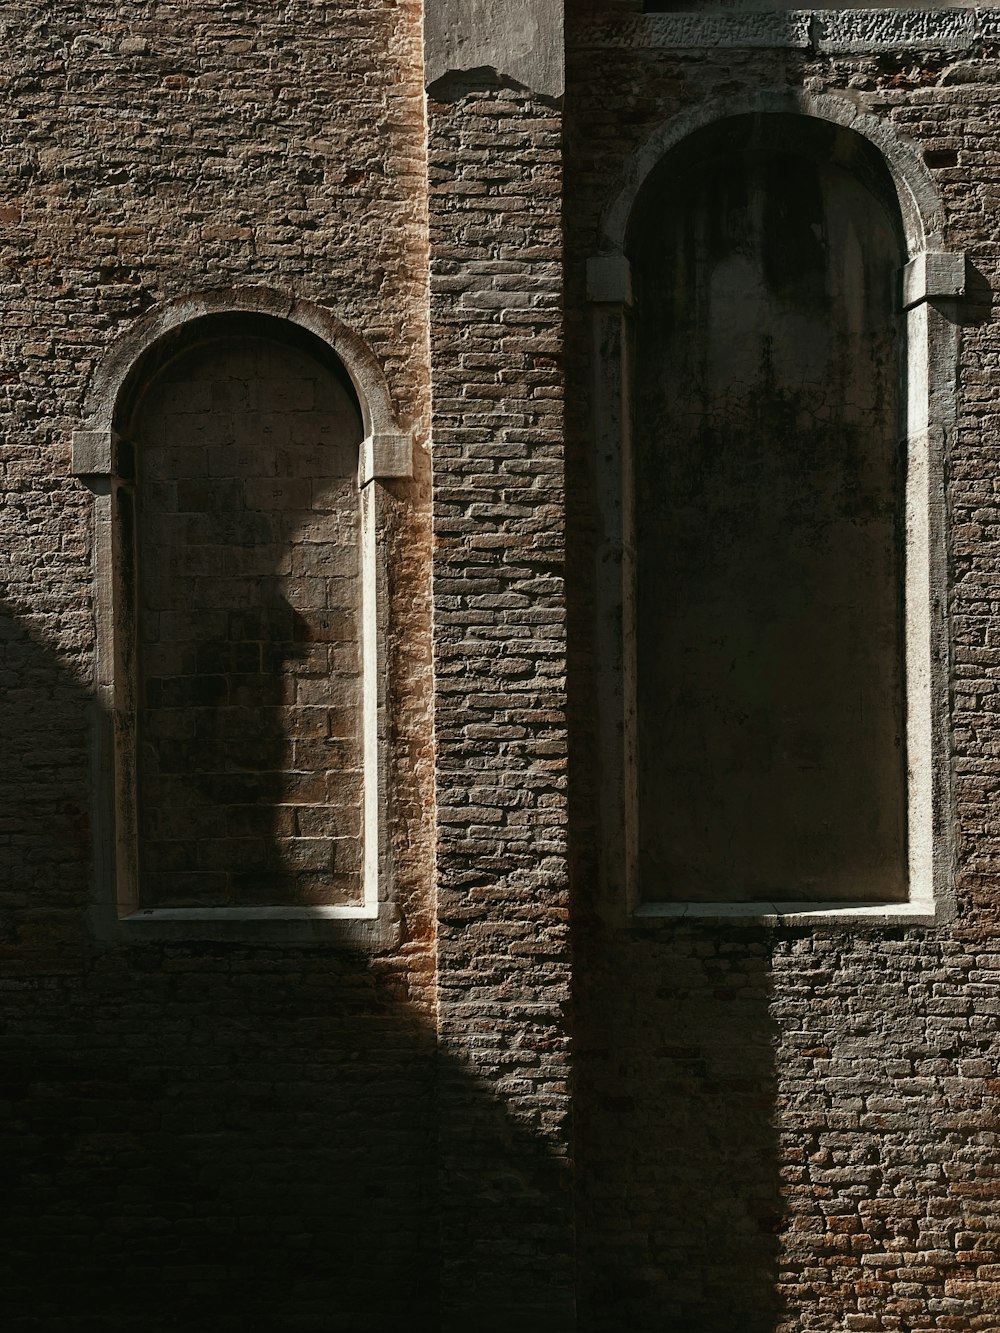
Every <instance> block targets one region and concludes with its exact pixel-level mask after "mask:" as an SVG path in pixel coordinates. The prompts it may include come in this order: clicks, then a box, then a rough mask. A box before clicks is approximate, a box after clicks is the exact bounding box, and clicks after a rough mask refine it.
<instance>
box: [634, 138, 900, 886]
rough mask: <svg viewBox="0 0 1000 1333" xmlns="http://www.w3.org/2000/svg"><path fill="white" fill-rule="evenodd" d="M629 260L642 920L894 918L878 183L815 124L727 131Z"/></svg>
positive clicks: (891, 326) (895, 604)
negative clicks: (858, 904) (662, 905)
mask: <svg viewBox="0 0 1000 1333" xmlns="http://www.w3.org/2000/svg"><path fill="white" fill-rule="evenodd" d="M630 252H631V258H632V263H633V272H634V279H635V287H636V305H635V312H634V314H635V326H634V332H635V358H636V360H635V375H636V379H635V396H634V434H635V469H636V471H635V495H634V524H635V542H636V610H635V625H636V637H637V643H636V648H637V651H636V709H637V724H636V725H637V732H636V735H637V774H636V777H637V786H638V821H637V835H638V877H639V890H640V893H641V895H642V897H643V898H645V899H646V900H656V899H658V900H663V899H678V900H688V901H704V900H716V901H754V900H784V901H790V900H811V901H816V902H822V901H831V900H838V901H851V900H863V899H871V900H878V901H898V900H902V899H905V897H906V894H907V866H906V860H907V858H906V832H905V828H906V795H905V792H906V755H905V744H904V671H903V585H902V578H903V569H902V564H903V561H902V554H901V551H902V537H903V534H902V519H901V507H902V506H901V497H902V487H903V482H904V477H903V467H904V464H905V459H904V457H903V451H902V450H901V449H900V447H899V443H898V442H899V439H900V437H901V434H902V433H903V431H902V425H903V423H902V422H901V419H900V417H901V409H900V383H901V372H900V365H901V357H900V350H901V348H900V341H901V339H900V333H899V329H898V324H897V314H896V312H897V311H898V309H899V298H898V293H897V289H896V284H897V281H898V271H899V269H900V267H901V265H902V263H903V262H904V251H903V245H902V240H901V225H900V218H899V213H898V206H897V205H896V202H895V194H894V191H893V188H892V185H891V182H890V180H889V178H888V174H887V172H886V171H885V169H884V166H883V164H882V163H881V160H880V159H879V158H878V157H877V155H876V154H875V152H874V150H872V149H871V148H870V145H868V144H867V142H866V141H865V140H863V139H861V137H860V136H858V135H856V134H852V133H851V132H850V131H848V130H843V129H840V128H839V127H835V126H833V125H830V124H828V123H826V122H821V121H818V120H814V119H809V118H806V117H793V116H784V115H768V116H759V117H751V116H747V117H740V118H734V119H732V120H728V121H724V122H721V123H720V124H718V125H717V126H713V127H711V128H710V129H708V130H705V131H701V132H699V133H697V134H695V135H692V136H691V137H690V138H689V139H688V140H686V141H685V143H684V144H682V145H681V146H680V147H679V148H678V149H676V150H674V152H673V153H672V154H671V155H670V156H669V157H668V158H667V159H666V160H665V161H664V162H663V163H662V164H661V167H660V169H659V170H658V171H657V172H656V173H654V175H653V177H652V178H651V179H650V181H649V183H648V184H647V186H646V188H645V190H644V193H643V195H642V196H640V200H639V202H638V205H637V208H636V210H635V212H634V214H633V225H632V232H631V238H630Z"/></svg>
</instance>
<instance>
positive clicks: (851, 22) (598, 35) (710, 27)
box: [570, 8, 1000, 53]
mask: <svg viewBox="0 0 1000 1333" xmlns="http://www.w3.org/2000/svg"><path fill="white" fill-rule="evenodd" d="M998 25H1000V11H998V10H978V9H972V8H968V9H966V8H954V9H758V10H749V9H745V10H736V11H732V10H730V11H726V10H716V11H715V12H713V13H706V12H704V11H698V12H678V13H673V14H645V15H643V16H642V17H641V18H631V19H625V20H620V21H615V20H613V19H604V20H597V21H594V22H592V23H586V24H583V25H581V27H579V28H578V29H577V30H576V31H575V33H574V34H573V36H572V38H571V41H570V46H571V48H572V49H574V50H587V49H591V48H594V47H610V48H625V49H635V48H655V47H666V48H669V47H677V48H680V49H684V48H711V47H729V48H735V49H748V48H753V47H771V48H784V49H791V50H815V51H817V52H828V53H835V52H844V53H851V52H869V51H898V50H901V49H903V50H906V49H921V48H933V49H938V50H939V49H941V48H946V49H949V50H951V49H955V50H967V49H968V48H970V47H972V46H973V45H974V44H975V43H976V42H977V41H978V40H979V39H981V38H984V37H987V38H988V37H991V36H993V35H995V33H996V31H997V29H998Z"/></svg>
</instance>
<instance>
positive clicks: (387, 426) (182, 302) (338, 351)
mask: <svg viewBox="0 0 1000 1333" xmlns="http://www.w3.org/2000/svg"><path fill="white" fill-rule="evenodd" d="M240 314H243V315H266V316H270V317H272V318H274V319H280V320H285V321H287V322H288V323H289V324H292V325H295V326H297V327H298V328H301V329H304V330H306V331H307V332H309V333H312V334H314V335H315V336H316V337H317V338H319V339H320V341H321V342H323V343H325V344H326V345H327V346H328V347H329V349H330V350H331V351H332V352H333V353H334V354H335V356H336V357H337V359H338V360H339V361H340V362H341V364H342V365H343V367H344V369H345V370H346V371H347V374H348V376H349V377H350V380H351V383H352V384H353V386H354V391H355V393H356V395H357V398H358V403H359V405H360V408H361V414H362V419H363V422H364V429H365V439H364V442H363V444H362V447H361V458H360V473H361V477H362V484H364V482H366V481H370V480H371V479H372V478H373V477H401V476H410V475H411V472H412V440H411V437H410V435H409V433H408V432H406V431H404V430H403V429H402V428H401V427H400V424H399V422H398V421H397V419H396V416H395V413H394V410H393V406H392V398H391V395H390V393H389V386H388V384H387V382H386V378H385V375H384V373H383V371H382V367H381V365H380V364H379V361H378V358H377V357H376V356H375V354H374V352H373V351H372V350H371V348H370V347H369V346H368V344H367V343H366V342H365V341H364V339H363V338H361V337H360V336H359V335H358V334H357V333H355V332H354V330H353V329H351V328H350V327H349V326H348V325H347V324H345V323H344V322H343V320H341V319H339V318H338V317H337V316H336V315H335V314H333V313H332V311H329V310H327V309H325V308H324V307H322V306H319V305H316V304H314V303H313V302H311V301H306V300H302V299H299V298H296V297H292V296H290V295H287V294H285V293H282V292H279V291H275V290H274V289H273V288H270V287H236V288H227V289H223V290H217V291H207V292H199V293H196V294H192V295H186V296H179V297H175V298H174V299H172V300H169V301H164V302H163V303H162V304H161V305H157V306H154V307H153V308H152V309H151V310H149V311H147V312H146V314H144V315H142V316H141V317H140V318H139V319H137V320H136V321H135V323H134V324H132V325H130V326H129V327H128V329H126V330H125V332H124V333H122V334H121V335H120V336H119V337H118V338H116V339H115V341H114V342H113V343H112V344H111V346H110V347H109V348H108V351H107V352H106V353H105V355H104V357H103V358H102V359H101V361H100V362H99V363H98V365H97V367H96V368H95V370H94V372H93V375H92V376H91V380H90V383H89V385H88V387H87V393H86V397H85V399H84V404H83V412H82V414H81V416H82V420H81V427H82V430H83V431H88V432H100V431H110V430H112V429H113V428H114V421H115V418H116V415H117V411H118V404H119V401H120V399H121V395H122V392H123V390H124V389H125V387H126V384H127V382H128V380H129V378H130V376H131V375H132V374H133V373H134V371H135V368H136V367H137V366H139V365H140V364H141V363H142V362H143V361H144V360H145V359H146V358H147V357H148V356H149V355H150V354H151V353H153V352H154V351H155V349H156V347H157V345H158V344H159V343H161V342H162V341H163V340H164V339H167V338H169V337H170V336H171V335H175V334H177V333H179V332H182V331H183V329H184V328H185V326H187V325H190V324H193V323H194V322H196V321H197V320H200V319H204V318H206V317H208V316H213V315H240ZM77 470H78V469H77Z"/></svg>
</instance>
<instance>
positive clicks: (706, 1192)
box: [566, 3, 1000, 1333]
mask: <svg viewBox="0 0 1000 1333" xmlns="http://www.w3.org/2000/svg"><path fill="white" fill-rule="evenodd" d="M602 8H604V7H602ZM613 8H614V6H612V5H611V4H610V3H608V5H607V6H606V10H607V11H608V12H610V11H611V10H612V9H613ZM570 13H572V11H570ZM568 24H569V27H568V52H569V54H568V91H567V185H566V190H567V197H568V199H570V200H571V201H572V206H571V207H569V208H567V212H566V222H567V317H566V327H567V347H568V356H567V402H568V404H569V407H570V410H569V422H568V439H567V457H568V459H569V460H570V463H569V466H568V468H567V487H568V492H569V495H568V504H567V512H568V533H567V541H568V545H569V547H570V549H572V550H573V552H574V559H573V561H572V562H570V564H569V566H568V574H569V580H568V588H567V597H568V601H569V616H570V629H571V633H570V645H571V650H572V655H571V664H570V667H571V669H570V699H571V703H572V708H571V713H570V717H571V733H570V736H571V754H572V755H573V767H572V780H573V781H572V804H571V827H572V829H573V835H574V836H573V848H574V853H575V855H574V860H573V865H574V898H573V902H574V927H575V929H574V989H575V998H576V1013H577V1025H576V1028H575V1033H574V1038H575V1044H574V1070H575V1077H576V1084H575V1097H574V1119H575V1123H576V1126H577V1130H576V1154H575V1167H576V1179H577V1181H578V1186H579V1189H578V1195H577V1199H578V1215H577V1234H578V1246H579V1255H580V1266H579V1275H580V1276H579V1301H580V1307H579V1308H580V1328H581V1329H582V1330H586V1331H587V1333H598V1331H599V1333H613V1331H614V1333H617V1330H619V1329H621V1328H622V1327H628V1328H629V1329H634V1330H658V1331H659V1330H663V1329H671V1330H674V1329H676V1330H682V1329H683V1330H688V1329H698V1330H699V1333H731V1331H732V1330H733V1329H734V1328H739V1329H741V1330H743V1331H744V1333H820V1331H821V1330H822V1331H824V1333H825V1331H827V1330H829V1331H830V1333H833V1331H834V1330H836V1331H837V1333H840V1331H841V1330H846V1329H851V1330H860V1331H862V1333H867V1331H868V1330H871V1331H872V1333H874V1331H875V1330H885V1329H895V1330H900V1333H902V1331H903V1330H906V1333H911V1331H912V1330H917V1329H920V1330H923V1329H935V1330H940V1329H948V1330H952V1331H953V1333H974V1331H975V1330H981V1331H983V1333H985V1331H986V1330H993V1329H995V1328H996V1327H997V1326H998V1321H1000V1285H998V1283H997V1276H996V1275H997V1274H998V1273H1000V1268H998V1267H997V1266H996V1265H997V1264H998V1263H1000V1245H998V1236H997V1226H996V1220H997V1199H998V1197H1000V1193H998V1188H997V1176H998V1174H1000V1152H998V1144H997V1139H996V1135H995V1133H994V1132H993V1127H994V1125H995V1119H996V1108H997V1092H998V1085H997V1081H996V1077H995V1071H996V1069H997V1067H998V1065H1000V1039H998V1035H997V1023H996V1015H997V1012H998V1007H1000V1006H998V1000H997V994H996V982H997V978H998V973H997V961H998V957H1000V948H998V930H1000V913H998V898H997V889H996V873H997V870H998V868H1000V859H998V854H997V849H998V842H997V824H996V820H995V816H994V813H993V811H994V808H995V801H996V794H997V777H996V772H995V758H994V752H995V749H996V745H997V738H998V735H1000V726H998V716H997V711H996V707H995V700H996V685H995V672H996V665H997V663H996V648H995V638H996V629H995V618H996V610H997V602H996V598H995V597H994V595H993V590H994V589H995V586H996V581H997V574H996V552H995V550H994V544H993V541H992V536H991V534H992V532H993V528H992V524H993V521H994V518H995V504H994V500H993V498H992V496H993V491H994V481H993V478H994V476H995V474H996V468H997V463H998V459H997V445H996V439H995V429H996V415H995V414H996V393H997V390H996V372H997V366H998V337H997V326H996V324H995V322H993V320H994V316H993V311H992V306H993V295H992V292H993V291H994V290H995V288H996V283H997V277H998V265H997V260H998V254H1000V251H998V244H997V242H998V235H997V225H996V219H995V216H994V214H993V213H991V212H990V211H989V207H988V206H987V205H986V202H985V201H986V200H988V199H992V198H994V197H995V196H996V195H997V193H998V186H1000V179H998V168H997V161H998V158H997V155H996V152H995V149H994V147H992V146H988V145H991V144H992V142H993V137H994V136H995V133H996V116H995V98H996V80H997V76H996V67H995V66H990V67H989V68H990V70H991V71H992V72H991V73H990V74H989V75H988V76H987V75H986V74H984V72H983V66H982V65H981V64H980V63H979V62H977V61H975V60H972V61H971V62H970V64H969V65H968V66H962V65H954V64H953V63H952V62H954V61H955V60H956V59H958V57H957V56H956V54H955V53H954V52H951V53H949V52H944V51H931V50H927V51H923V52H919V53H917V52H908V53H906V54H905V55H898V54H895V53H894V54H891V55H890V54H883V55H864V54H858V55H853V56H849V57H848V56H842V57H816V58H813V59H810V58H808V57H807V56H806V54H805V53H795V52H790V51H776V50H750V51H733V52H725V51H711V52H708V51H705V50H693V49H689V50H687V51H677V50H671V49H669V48H667V47H655V46H652V47H650V48H648V49H644V50H642V51H641V52H637V51H636V50H634V49H632V50H630V49H628V48H627V45H626V44H625V43H622V45H621V46H619V47H618V48H617V49H614V48H613V46H612V44H611V41H610V40H608V41H607V42H605V38H606V37H608V36H609V34H611V33H612V29H611V27H610V26H608V27H604V26H603V25H602V32H603V34H604V35H603V36H602V35H601V33H600V32H598V31H597V28H596V27H593V26H588V24H587V23H586V21H585V16H584V15H583V14H581V15H580V21H579V22H576V21H574V20H572V19H570V18H569V16H568ZM949 69H952V70H955V71H957V72H956V73H954V74H949V73H947V72H946V71H948V70H949ZM963 69H965V70H966V71H968V73H967V74H966V75H964V76H963V74H962V70H963ZM974 74H980V75H982V76H983V77H988V82H987V83H986V84H985V85H979V84H977V83H972V82H967V81H964V79H971V78H973V77H974ZM953 79H954V80H955V81H954V82H952V80H953ZM803 85H805V86H806V87H808V88H810V89H812V90H813V91H816V92H819V91H823V90H828V91H829V90H838V91H840V92H842V93H844V94H845V95H848V90H849V95H850V96H851V97H852V98H856V99H858V101H859V102H860V103H861V104H862V105H863V106H864V107H866V108H867V109H869V110H871V111H872V112H874V113H876V114H877V115H879V116H881V117H884V118H885V119H886V120H887V121H888V122H889V123H890V124H893V125H894V126H895V127H896V129H897V130H898V131H899V132H901V133H902V134H903V135H905V136H907V137H908V138H909V139H910V140H911V142H913V143H914V144H915V145H916V147H917V149H918V151H919V152H921V153H924V154H925V155H926V160H927V161H928V163H929V164H930V165H931V166H932V167H935V170H934V178H935V181H936V184H937V186H938V188H939V189H940V191H941V194H942V197H943V200H944V203H945V208H946V211H947V222H948V226H947V235H946V244H947V245H949V246H954V247H956V248H962V247H967V248H968V256H969V260H970V268H969V295H968V297H967V298H966V300H965V302H964V303H963V304H962V305H961V307H960V309H959V311H958V312H957V315H955V316H953V317H957V318H958V319H960V320H961V321H962V323H963V324H964V328H963V335H962V355H961V366H960V383H961V393H960V407H961V414H962V415H961V429H960V432H959V434H958V436H957V438H956V439H955V440H954V441H952V447H951V450H950V457H949V494H948V502H949V514H950V529H949V538H948V540H949V545H950V558H951V560H952V562H953V564H952V573H951V576H950V577H951V586H950V598H951V601H950V606H951V634H952V651H953V666H952V671H953V676H952V690H953V697H954V713H953V723H952V726H953V730H952V746H953V750H952V764H953V770H952V773H953V777H954V780H955V782H956V788H955V791H956V806H955V811H954V821H955V822H954V828H955V834H956V838H957V845H958V861H957V881H956V883H957V889H958V915H957V920H956V924H955V925H954V926H951V927H948V926H941V927H936V928H923V929H903V928H895V929H886V928H880V929H879V928H876V929H871V928H864V927H859V926H854V927H852V928H838V927H832V926H822V925H818V926H816V927H814V928H812V929H809V930H802V929H795V930H793V929H785V930H761V929H759V928H753V927H742V928H734V927H733V926H731V925H726V924H725V923H723V922H715V923H711V922H708V923H704V924H702V925H699V926H693V925H687V926H680V925H675V926H669V925H664V926H662V927H660V928H659V929H658V930H656V931H645V932H636V931H628V932H625V931H615V930H612V929H609V928H608V927H606V926H604V925H603V924H601V923H600V922H599V919H598V917H597V914H596V912H595V910H594V908H595V905H596V897H597V895H596V893H595V885H596V882H597V880H596V869H595V867H596V846H597V844H596V837H595V833H594V825H595V808H596V796H597V783H598V781H599V777H600V773H599V768H598V764H597V761H596V754H597V751H596V740H595V736H594V729H593V718H594V713H595V707H596V700H597V697H598V683H597V681H596V678H595V674H594V667H593V661H592V658H591V654H590V639H589V636H590V633H591V628H590V627H591V626H592V624H593V615H594V589H593V556H592V552H593V550H594V542H595V532H596V529H597V522H596V517H595V511H596V506H595V497H594V495H593V489H592V479H591V474H590V472H589V468H588V462H587V449H588V445H589V436H588V422H587V414H588V398H589V394H590V378H589V376H590V369H589V367H590V360H589V357H590V348H589V312H588V309H587V306H586V303H585V294H584V291H583V274H584V264H585V260H586V258H587V256H588V255H591V254H594V253H595V252H596V250H597V248H598V245H597V224H598V217H599V213H600V210H601V208H602V207H603V205H604V203H605V201H606V199H607V198H608V196H609V194H610V193H611V192H612V191H613V190H614V189H615V182H616V181H617V180H618V179H619V173H620V172H621V170H622V167H623V164H624V163H625V162H626V161H627V160H628V158H629V157H630V155H631V154H632V153H633V152H634V151H635V150H636V149H637V148H638V147H639V145H640V144H642V143H643V142H644V140H645V139H647V137H648V136H649V135H650V134H652V133H653V132H654V130H655V129H656V128H657V127H659V126H661V125H663V124H665V123H666V122H668V121H669V120H670V118H671V117H672V116H676V115H678V114H680V113H682V112H683V111H685V110H688V109H690V108H692V107H694V106H696V105H697V104H698V103H700V102H703V101H704V100H707V99H709V98H716V97H719V96H723V95H725V94H728V95H730V96H732V97H733V98H734V99H736V98H739V97H742V96H747V95H751V94H753V93H754V92H755V91H757V90H759V89H760V88H761V87H766V88H782V87H793V88H794V87H802V86H803ZM945 152H951V153H953V154H955V155H956V156H955V157H953V158H948V159H946V164H945V165H943V166H935V164H936V163H938V162H940V161H941V159H940V158H938V157H935V154H940V153H945ZM947 163H951V165H947ZM984 208H985V209H986V212H984ZM940 817H941V819H942V820H943V821H946V822H947V821H950V820H951V818H952V813H951V812H950V811H948V810H943V811H941V812H940Z"/></svg>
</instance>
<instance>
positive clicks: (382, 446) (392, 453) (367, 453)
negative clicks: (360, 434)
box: [359, 431, 413, 486]
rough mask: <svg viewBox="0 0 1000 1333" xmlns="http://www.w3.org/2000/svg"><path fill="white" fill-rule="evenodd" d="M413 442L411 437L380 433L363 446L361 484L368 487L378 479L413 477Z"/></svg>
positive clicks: (370, 436) (371, 436) (386, 432)
mask: <svg viewBox="0 0 1000 1333" xmlns="http://www.w3.org/2000/svg"><path fill="white" fill-rule="evenodd" d="M412 476H413V440H412V439H411V438H410V436H409V435H404V434H402V433H399V434H396V433H392V432H389V431H379V432H377V433H376V434H374V435H369V436H368V437H367V439H365V440H364V441H362V444H361V467H360V477H359V482H360V484H361V485H362V486H367V485H368V483H369V482H370V481H374V479H375V478H376V477H412Z"/></svg>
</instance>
